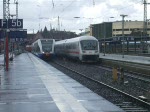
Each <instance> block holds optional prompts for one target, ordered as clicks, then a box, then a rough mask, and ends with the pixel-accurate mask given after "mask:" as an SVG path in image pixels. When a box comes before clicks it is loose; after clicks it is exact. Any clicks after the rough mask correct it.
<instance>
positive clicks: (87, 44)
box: [81, 40, 98, 50]
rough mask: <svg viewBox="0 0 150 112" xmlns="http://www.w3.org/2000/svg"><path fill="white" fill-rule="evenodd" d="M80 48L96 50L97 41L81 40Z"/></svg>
mask: <svg viewBox="0 0 150 112" xmlns="http://www.w3.org/2000/svg"><path fill="white" fill-rule="evenodd" d="M81 48H82V50H98V42H97V41H96V40H82V41H81Z"/></svg>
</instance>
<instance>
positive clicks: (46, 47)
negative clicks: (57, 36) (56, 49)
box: [41, 40, 53, 52]
mask: <svg viewBox="0 0 150 112" xmlns="http://www.w3.org/2000/svg"><path fill="white" fill-rule="evenodd" d="M41 44H42V48H43V51H44V52H51V51H52V46H53V40H41Z"/></svg>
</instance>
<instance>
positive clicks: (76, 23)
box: [0, 0, 150, 33]
mask: <svg viewBox="0 0 150 112" xmlns="http://www.w3.org/2000/svg"><path fill="white" fill-rule="evenodd" d="M10 2H11V3H13V2H14V0H10ZM147 2H150V0H147ZM18 3H19V19H23V20H24V29H27V30H28V33H31V32H33V29H34V33H36V32H37V31H38V30H39V29H44V27H45V26H46V27H47V28H48V30H49V29H50V24H51V26H52V28H55V29H56V28H57V29H58V16H59V17H60V30H66V31H73V32H77V33H79V32H81V31H80V29H83V31H84V29H85V28H87V27H88V26H89V25H90V24H97V23H101V22H108V21H116V20H122V18H121V16H120V14H126V15H128V17H126V18H125V20H132V21H134V20H139V21H142V20H143V9H144V5H143V0H18ZM0 4H1V5H0V18H3V16H2V15H3V0H0ZM147 7H148V8H147V11H148V12H147V18H148V19H150V6H149V5H148V6H147ZM10 14H16V13H15V5H14V4H10ZM74 17H80V18H74ZM110 17H114V18H110Z"/></svg>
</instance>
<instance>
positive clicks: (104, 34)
mask: <svg viewBox="0 0 150 112" xmlns="http://www.w3.org/2000/svg"><path fill="white" fill-rule="evenodd" d="M105 39H106V26H105V23H104V56H105V52H106V42H105V41H106V40H105Z"/></svg>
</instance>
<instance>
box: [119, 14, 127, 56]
mask: <svg viewBox="0 0 150 112" xmlns="http://www.w3.org/2000/svg"><path fill="white" fill-rule="evenodd" d="M120 16H122V37H123V46H122V58H124V41H125V38H124V18H125V17H126V16H127V15H123V14H122V15H120Z"/></svg>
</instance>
